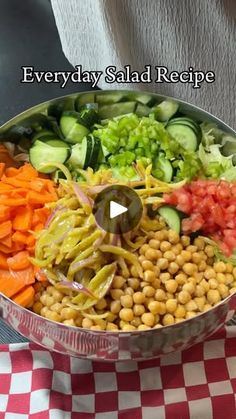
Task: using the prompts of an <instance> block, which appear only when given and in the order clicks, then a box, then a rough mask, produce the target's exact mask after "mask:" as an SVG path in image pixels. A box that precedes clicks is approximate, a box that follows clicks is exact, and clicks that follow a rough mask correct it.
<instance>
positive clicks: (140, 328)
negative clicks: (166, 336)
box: [138, 324, 151, 330]
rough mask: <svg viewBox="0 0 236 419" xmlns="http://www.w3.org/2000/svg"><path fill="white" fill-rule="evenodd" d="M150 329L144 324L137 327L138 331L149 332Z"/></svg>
mask: <svg viewBox="0 0 236 419" xmlns="http://www.w3.org/2000/svg"><path fill="white" fill-rule="evenodd" d="M150 329H151V327H150V326H147V325H146V324H140V325H139V326H138V330H150Z"/></svg>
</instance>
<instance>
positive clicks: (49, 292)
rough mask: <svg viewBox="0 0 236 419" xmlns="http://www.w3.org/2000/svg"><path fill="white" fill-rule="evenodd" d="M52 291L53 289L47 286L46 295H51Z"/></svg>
mask: <svg viewBox="0 0 236 419" xmlns="http://www.w3.org/2000/svg"><path fill="white" fill-rule="evenodd" d="M53 291H54V287H53V286H52V285H49V286H48V287H47V294H52V293H53Z"/></svg>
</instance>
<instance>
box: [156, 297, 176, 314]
mask: <svg viewBox="0 0 236 419" xmlns="http://www.w3.org/2000/svg"><path fill="white" fill-rule="evenodd" d="M176 309H177V300H176V299H175V298H170V299H168V300H167V301H166V310H167V312H168V313H174V312H175V311H176ZM150 311H151V310H150Z"/></svg>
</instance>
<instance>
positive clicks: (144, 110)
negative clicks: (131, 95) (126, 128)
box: [135, 103, 151, 117]
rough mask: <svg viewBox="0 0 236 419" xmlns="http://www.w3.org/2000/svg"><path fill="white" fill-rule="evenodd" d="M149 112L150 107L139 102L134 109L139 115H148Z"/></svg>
mask: <svg viewBox="0 0 236 419" xmlns="http://www.w3.org/2000/svg"><path fill="white" fill-rule="evenodd" d="M150 112H151V108H149V107H148V106H146V105H142V104H141V103H138V105H137V108H136V111H135V113H136V114H137V115H138V116H140V117H142V116H148V115H149V114H150Z"/></svg>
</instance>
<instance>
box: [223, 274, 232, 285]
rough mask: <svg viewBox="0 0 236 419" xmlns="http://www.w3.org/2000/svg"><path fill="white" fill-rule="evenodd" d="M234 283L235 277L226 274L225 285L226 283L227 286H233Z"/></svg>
mask: <svg viewBox="0 0 236 419" xmlns="http://www.w3.org/2000/svg"><path fill="white" fill-rule="evenodd" d="M232 282H234V277H233V275H232V274H228V273H226V274H225V283H226V285H230V284H232Z"/></svg>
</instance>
